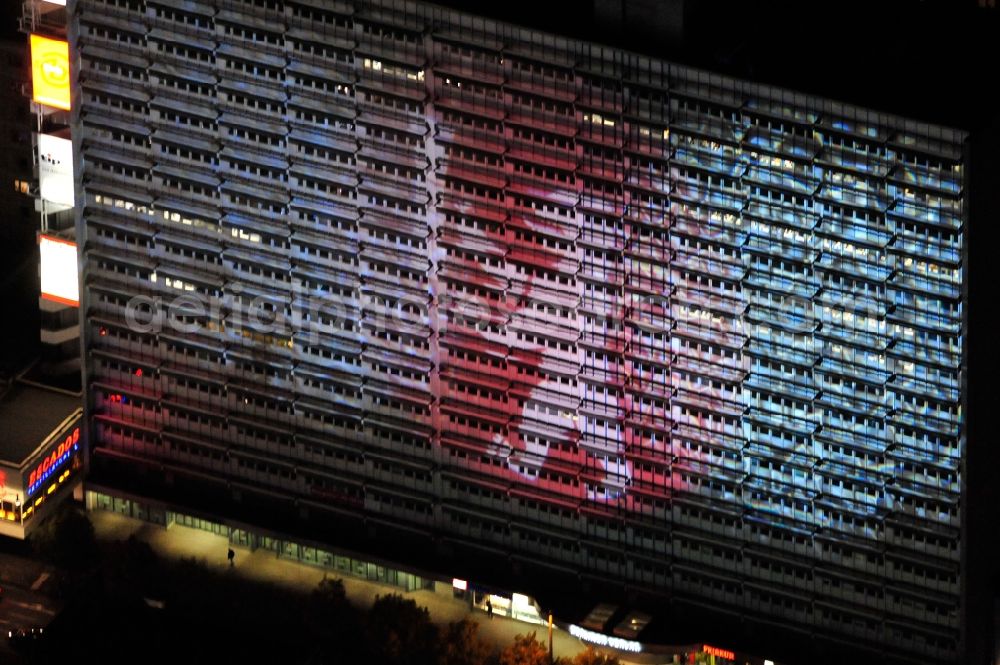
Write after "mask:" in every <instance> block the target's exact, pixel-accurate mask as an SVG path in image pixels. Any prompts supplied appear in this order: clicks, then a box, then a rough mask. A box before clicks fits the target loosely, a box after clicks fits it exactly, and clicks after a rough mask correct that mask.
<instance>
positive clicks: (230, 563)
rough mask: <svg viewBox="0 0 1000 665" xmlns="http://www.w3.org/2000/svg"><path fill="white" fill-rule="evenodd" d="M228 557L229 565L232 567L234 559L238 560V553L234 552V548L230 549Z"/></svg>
mask: <svg viewBox="0 0 1000 665" xmlns="http://www.w3.org/2000/svg"><path fill="white" fill-rule="evenodd" d="M226 556H227V557H228V558H229V565H230V566H232V565H233V559H235V558H236V552H234V551H233V548H232V547H230V548H229V553H228V554H226Z"/></svg>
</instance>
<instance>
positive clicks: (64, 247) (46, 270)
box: [38, 236, 80, 307]
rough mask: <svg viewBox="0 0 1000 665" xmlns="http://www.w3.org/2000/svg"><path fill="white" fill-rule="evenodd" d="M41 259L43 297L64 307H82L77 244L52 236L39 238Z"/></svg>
mask: <svg viewBox="0 0 1000 665" xmlns="http://www.w3.org/2000/svg"><path fill="white" fill-rule="evenodd" d="M38 253H39V256H40V258H41V272H42V297H43V298H45V299H46V300H52V301H54V302H60V303H63V304H64V305H72V306H74V307H78V306H79V305H80V281H79V278H78V276H77V269H76V266H77V259H76V243H74V242H70V241H68V240H61V239H59V238H53V237H51V236H39V237H38Z"/></svg>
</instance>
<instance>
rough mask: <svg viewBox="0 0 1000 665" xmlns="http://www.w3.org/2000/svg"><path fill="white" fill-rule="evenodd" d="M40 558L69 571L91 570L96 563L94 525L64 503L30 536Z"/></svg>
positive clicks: (74, 508) (83, 515)
mask: <svg viewBox="0 0 1000 665" xmlns="http://www.w3.org/2000/svg"><path fill="white" fill-rule="evenodd" d="M31 545H32V547H33V548H34V549H35V551H36V552H37V553H38V555H39V556H40V557H42V558H44V559H46V560H48V561H51V562H52V563H53V564H55V565H57V566H59V567H60V568H64V569H66V570H70V571H80V570H84V569H86V568H89V567H90V566H91V565H92V564H93V563H94V562H95V561H96V560H97V539H96V538H95V537H94V525H93V524H91V523H90V518H88V517H87V516H86V515H85V514H84V513H82V512H80V511H79V510H77V508H76V507H75V506H73V505H72V504H70V503H68V502H67V503H63V504H62V505H61V506H59V508H58V509H57V510H56V512H55V513H53V514H52V515H51V516H49V518H48V519H47V520H45V521H44V522H42V523H41V524H40V525H39V526H38V528H37V529H36V530H35V532H34V533H32V534H31Z"/></svg>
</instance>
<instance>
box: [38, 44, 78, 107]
mask: <svg viewBox="0 0 1000 665" xmlns="http://www.w3.org/2000/svg"><path fill="white" fill-rule="evenodd" d="M31 85H32V89H33V94H32V97H31V98H32V99H33V100H35V101H36V102H38V103H39V104H45V105H46V106H53V107H55V108H57V109H64V110H66V111H68V110H69V108H70V95H69V44H68V43H67V42H64V41H62V40H59V39H49V38H48V37H42V36H40V35H31Z"/></svg>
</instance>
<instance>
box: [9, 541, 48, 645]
mask: <svg viewBox="0 0 1000 665" xmlns="http://www.w3.org/2000/svg"><path fill="white" fill-rule="evenodd" d="M51 584H52V571H51V570H50V569H49V568H48V567H47V566H44V565H43V564H39V563H37V562H35V561H32V560H30V559H24V558H22V557H18V556H13V555H10V554H7V553H0V587H2V588H3V595H2V596H0V662H4V663H7V662H17V661H16V656H15V654H14V652H13V651H11V649H10V646H9V644H8V642H7V631H9V630H12V629H14V628H43V627H45V626H47V625H48V624H49V622H50V621H52V619H54V618H55V616H56V613H57V612H58V606H57V604H56V603H55V602H54V601H53V600H52V599H51V598H49V597H48V596H46V595H45V593H44V592H45V591H46V589H47V587H49V586H50V585H51Z"/></svg>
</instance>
